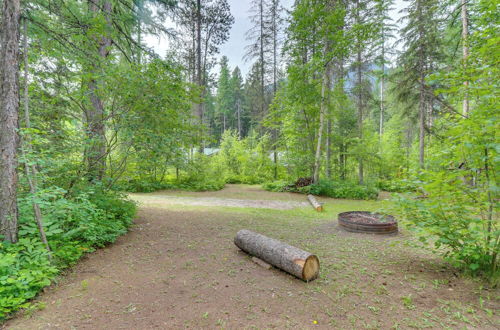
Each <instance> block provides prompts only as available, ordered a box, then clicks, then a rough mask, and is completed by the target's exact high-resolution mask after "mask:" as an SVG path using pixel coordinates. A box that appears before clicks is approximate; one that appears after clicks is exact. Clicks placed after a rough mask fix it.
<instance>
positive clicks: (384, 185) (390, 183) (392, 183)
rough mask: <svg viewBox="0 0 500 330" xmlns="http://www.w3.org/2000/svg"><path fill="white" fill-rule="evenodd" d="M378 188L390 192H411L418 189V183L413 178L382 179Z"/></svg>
mask: <svg viewBox="0 0 500 330" xmlns="http://www.w3.org/2000/svg"><path fill="white" fill-rule="evenodd" d="M377 188H378V189H380V190H384V191H389V192H399V193H402V192H410V191H415V190H417V185H416V184H415V182H413V181H411V180H380V181H378V182H377Z"/></svg>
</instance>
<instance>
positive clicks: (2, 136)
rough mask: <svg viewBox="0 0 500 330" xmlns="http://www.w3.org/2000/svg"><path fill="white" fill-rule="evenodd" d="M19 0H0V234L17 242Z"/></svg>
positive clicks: (10, 240) (8, 239)
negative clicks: (0, 15)
mask: <svg viewBox="0 0 500 330" xmlns="http://www.w3.org/2000/svg"><path fill="white" fill-rule="evenodd" d="M20 17H21V14H20V1H19V0H4V1H3V6H2V22H1V32H0V33H1V39H0V40H1V43H2V45H1V48H0V234H2V235H3V236H4V239H5V240H6V241H9V242H12V243H15V242H17V239H18V238H17V232H18V210H17V200H16V198H17V181H18V176H17V172H16V168H17V149H18V147H19V133H18V128H19V20H20Z"/></svg>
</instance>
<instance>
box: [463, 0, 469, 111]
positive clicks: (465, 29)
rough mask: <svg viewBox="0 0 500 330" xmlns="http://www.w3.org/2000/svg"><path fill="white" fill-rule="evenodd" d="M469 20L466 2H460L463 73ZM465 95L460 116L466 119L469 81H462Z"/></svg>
mask: <svg viewBox="0 0 500 330" xmlns="http://www.w3.org/2000/svg"><path fill="white" fill-rule="evenodd" d="M468 36H469V18H468V13H467V1H466V0H462V51H463V62H464V71H467V60H468V58H469V44H468ZM466 74H467V73H466ZM464 88H465V95H464V100H463V105H462V115H463V116H464V117H467V116H468V114H469V92H468V90H469V81H468V80H465V81H464Z"/></svg>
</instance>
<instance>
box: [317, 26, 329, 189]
mask: <svg viewBox="0 0 500 330" xmlns="http://www.w3.org/2000/svg"><path fill="white" fill-rule="evenodd" d="M330 47H331V45H330V40H329V39H328V36H327V37H326V42H325V48H324V50H323V58H324V59H325V60H326V59H327V56H328V54H329V52H330ZM331 71H332V61H331V60H329V61H328V62H327V63H326V65H325V71H324V72H323V84H322V86H321V105H320V110H319V128H318V136H317V144H316V154H315V157H314V173H313V181H314V182H315V183H316V182H318V181H319V170H320V167H321V143H322V140H323V126H325V113H326V111H327V108H328V103H329V92H330V76H331Z"/></svg>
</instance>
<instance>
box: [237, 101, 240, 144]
mask: <svg viewBox="0 0 500 330" xmlns="http://www.w3.org/2000/svg"><path fill="white" fill-rule="evenodd" d="M236 109H237V115H238V137H239V138H240V139H241V114H240V111H241V110H240V100H239V99H238V101H236Z"/></svg>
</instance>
